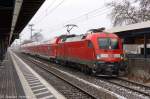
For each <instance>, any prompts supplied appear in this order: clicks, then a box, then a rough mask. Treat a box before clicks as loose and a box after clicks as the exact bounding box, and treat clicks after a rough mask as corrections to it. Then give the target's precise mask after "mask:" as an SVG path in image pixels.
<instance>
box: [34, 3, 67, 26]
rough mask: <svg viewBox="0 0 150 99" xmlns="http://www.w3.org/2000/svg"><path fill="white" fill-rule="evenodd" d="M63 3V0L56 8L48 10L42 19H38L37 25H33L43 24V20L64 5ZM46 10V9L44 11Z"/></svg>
mask: <svg viewBox="0 0 150 99" xmlns="http://www.w3.org/2000/svg"><path fill="white" fill-rule="evenodd" d="M54 1H56V0H54ZM64 1H65V0H62V1H61V2H59V3H58V4H57V5H56V6H54V7H53V8H52V9H50V10H49V11H48V12H47V14H45V15H44V16H43V17H42V19H40V20H39V21H37V22H38V23H35V25H38V24H39V23H41V22H43V21H44V20H45V19H46V17H47V16H48V15H50V14H51V13H52V12H53V11H54V10H56V9H57V8H58V7H59V6H61V5H62V4H63V3H64ZM54 3H55V2H53V3H52V4H54ZM46 10H47V9H46Z"/></svg>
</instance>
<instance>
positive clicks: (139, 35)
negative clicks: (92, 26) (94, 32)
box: [105, 21, 150, 44]
mask: <svg viewBox="0 0 150 99" xmlns="http://www.w3.org/2000/svg"><path fill="white" fill-rule="evenodd" d="M105 31H106V32H109V33H116V34H117V35H118V36H120V37H121V38H124V39H125V43H130V44H143V43H144V35H146V37H147V39H148V41H147V42H148V43H150V21H146V22H141V23H136V24H131V25H126V26H117V27H113V28H111V29H107V30H105Z"/></svg>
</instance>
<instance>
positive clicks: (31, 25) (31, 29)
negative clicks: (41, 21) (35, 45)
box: [29, 24, 34, 41]
mask: <svg viewBox="0 0 150 99" xmlns="http://www.w3.org/2000/svg"><path fill="white" fill-rule="evenodd" d="M33 26H34V24H29V29H30V33H31V34H30V35H31V36H30V39H31V41H32V32H33V30H34V29H33Z"/></svg>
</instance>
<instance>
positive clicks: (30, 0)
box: [0, 0, 45, 44]
mask: <svg viewBox="0 0 150 99" xmlns="http://www.w3.org/2000/svg"><path fill="white" fill-rule="evenodd" d="M44 1H45V0H1V1H0V40H2V39H5V40H6V42H8V44H11V43H12V42H13V41H14V39H15V38H18V37H19V33H20V32H21V31H22V30H23V29H24V27H25V26H26V25H27V23H28V22H29V21H30V19H31V18H32V17H33V16H34V14H35V13H36V12H37V10H38V9H39V8H40V6H41V5H42V4H43V2H44Z"/></svg>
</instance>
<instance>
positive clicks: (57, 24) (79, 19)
mask: <svg viewBox="0 0 150 99" xmlns="http://www.w3.org/2000/svg"><path fill="white" fill-rule="evenodd" d="M111 1H112V0H45V3H44V4H43V5H42V6H41V8H40V9H39V10H38V12H37V13H36V14H35V16H34V17H33V18H32V20H31V21H30V24H31V23H32V24H34V27H33V28H34V29H35V31H34V32H33V33H35V32H38V31H39V30H40V29H41V30H42V31H41V33H42V34H43V36H44V38H45V40H48V39H50V38H53V37H55V36H58V35H61V34H65V33H66V28H64V25H66V24H76V25H78V28H75V29H73V31H71V33H72V34H73V33H74V34H83V33H85V32H86V31H87V30H88V29H91V28H99V27H106V28H110V27H111V21H110V19H109V17H108V14H109V13H110V11H111V9H110V8H106V7H105V4H106V3H108V2H111ZM96 9H97V10H96ZM29 38H30V30H29V27H28V26H26V28H25V29H24V30H23V31H22V33H21V39H22V40H25V39H29Z"/></svg>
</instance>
